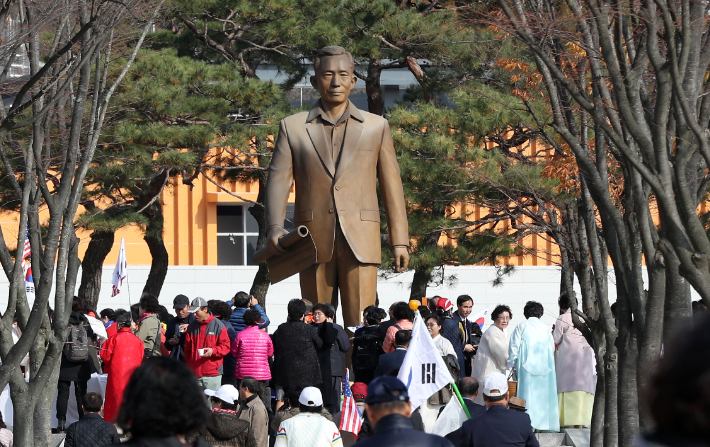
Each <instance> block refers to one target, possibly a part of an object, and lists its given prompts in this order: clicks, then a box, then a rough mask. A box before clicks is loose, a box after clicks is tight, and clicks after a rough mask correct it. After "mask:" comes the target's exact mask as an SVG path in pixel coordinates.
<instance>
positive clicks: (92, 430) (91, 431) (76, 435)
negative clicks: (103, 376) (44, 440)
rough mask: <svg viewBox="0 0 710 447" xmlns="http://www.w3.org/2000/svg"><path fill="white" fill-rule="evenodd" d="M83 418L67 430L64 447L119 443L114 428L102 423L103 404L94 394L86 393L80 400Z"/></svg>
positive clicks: (94, 446)
mask: <svg viewBox="0 0 710 447" xmlns="http://www.w3.org/2000/svg"><path fill="white" fill-rule="evenodd" d="M81 402H82V408H83V409H84V416H82V418H81V420H79V421H78V422H74V423H73V424H71V425H70V426H69V428H68V429H67V436H66V438H65V439H64V445H65V447H103V446H105V445H111V444H116V443H119V442H121V440H120V438H119V437H118V432H117V431H116V427H114V425H113V424H111V423H110V422H106V421H104V419H103V418H102V417H101V414H100V413H101V411H103V409H104V403H103V400H102V399H101V396H99V395H98V394H96V393H86V394H85V395H84V398H83V399H82V400H81Z"/></svg>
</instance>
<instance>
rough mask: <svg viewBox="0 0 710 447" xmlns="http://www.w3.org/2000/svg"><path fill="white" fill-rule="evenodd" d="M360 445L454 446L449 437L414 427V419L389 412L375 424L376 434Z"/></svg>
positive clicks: (396, 446)
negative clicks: (424, 431)
mask: <svg viewBox="0 0 710 447" xmlns="http://www.w3.org/2000/svg"><path fill="white" fill-rule="evenodd" d="M357 446H358V447H380V446H387V447H420V446H421V447H453V444H452V443H451V441H449V440H448V439H444V438H442V437H440V436H436V435H431V434H428V433H422V432H420V431H418V430H415V429H414V426H413V425H412V421H411V419H410V418H408V417H407V416H403V415H401V414H397V413H394V414H389V415H387V416H385V417H383V418H382V419H380V420H379V421H377V425H376V426H375V435H374V436H372V437H370V438H367V439H365V440H363V441H360V442H358V443H357Z"/></svg>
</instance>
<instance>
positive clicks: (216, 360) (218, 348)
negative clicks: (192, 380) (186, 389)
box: [185, 315, 230, 377]
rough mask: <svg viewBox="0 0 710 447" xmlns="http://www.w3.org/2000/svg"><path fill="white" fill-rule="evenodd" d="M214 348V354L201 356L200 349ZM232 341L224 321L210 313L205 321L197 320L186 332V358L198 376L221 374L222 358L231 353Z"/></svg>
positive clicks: (188, 364)
mask: <svg viewBox="0 0 710 447" xmlns="http://www.w3.org/2000/svg"><path fill="white" fill-rule="evenodd" d="M203 348H212V356H210V357H201V356H200V354H199V352H198V349H203ZM229 349H230V343H229V335H228V334H227V328H226V327H224V323H222V322H221V321H219V319H217V318H215V317H214V315H210V316H209V317H208V318H207V319H206V320H205V321H198V320H195V321H193V322H192V323H190V325H189V326H188V327H187V331H186V333H185V359H186V360H187V366H189V367H190V368H192V371H193V372H194V373H195V375H196V376H197V377H213V376H218V375H219V367H220V366H221V365H222V358H223V357H224V356H225V355H227V354H228V353H229Z"/></svg>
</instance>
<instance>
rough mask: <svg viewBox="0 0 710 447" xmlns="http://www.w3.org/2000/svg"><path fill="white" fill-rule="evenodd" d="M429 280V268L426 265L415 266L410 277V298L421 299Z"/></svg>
mask: <svg viewBox="0 0 710 447" xmlns="http://www.w3.org/2000/svg"><path fill="white" fill-rule="evenodd" d="M429 281H431V269H430V268H429V267H427V266H422V267H417V268H416V269H415V270H414V278H412V289H411V292H410V294H409V299H410V300H421V299H422V297H425V296H426V289H427V286H428V285H429Z"/></svg>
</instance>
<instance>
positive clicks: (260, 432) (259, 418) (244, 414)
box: [237, 394, 269, 447]
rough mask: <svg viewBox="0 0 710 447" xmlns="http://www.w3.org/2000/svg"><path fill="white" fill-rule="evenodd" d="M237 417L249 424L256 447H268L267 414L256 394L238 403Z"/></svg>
mask: <svg viewBox="0 0 710 447" xmlns="http://www.w3.org/2000/svg"><path fill="white" fill-rule="evenodd" d="M237 417H238V418H239V419H243V420H245V421H247V422H248V423H249V425H250V426H251V429H252V432H253V433H254V439H255V440H256V446H257V447H267V446H268V445H269V413H268V412H267V411H266V407H265V406H264V402H262V401H261V399H260V398H259V395H258V394H252V395H251V396H249V397H248V398H246V399H245V400H240V401H239V409H238V410H237Z"/></svg>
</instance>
